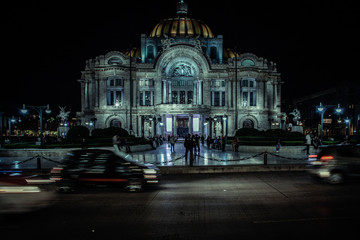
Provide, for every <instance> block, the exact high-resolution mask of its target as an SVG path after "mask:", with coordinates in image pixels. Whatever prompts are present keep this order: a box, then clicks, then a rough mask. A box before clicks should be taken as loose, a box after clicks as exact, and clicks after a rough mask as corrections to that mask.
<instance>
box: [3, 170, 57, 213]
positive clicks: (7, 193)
mask: <svg viewBox="0 0 360 240" xmlns="http://www.w3.org/2000/svg"><path fill="white" fill-rule="evenodd" d="M30 179H32V180H34V179H36V176H26V175H23V174H22V173H21V172H16V171H11V170H10V171H6V170H1V171H0V206H1V208H0V214H10V213H22V212H28V211H33V210H36V209H39V208H43V207H46V206H48V205H49V204H50V202H51V200H52V199H53V198H54V197H55V193H54V191H49V190H48V189H44V188H42V187H39V186H37V185H32V183H29V182H30V181H31V180H30ZM35 181H36V180H35ZM39 181H40V180H39Z"/></svg>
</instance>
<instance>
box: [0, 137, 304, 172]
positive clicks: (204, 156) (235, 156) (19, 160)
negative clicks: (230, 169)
mask: <svg viewBox="0 0 360 240" xmlns="http://www.w3.org/2000/svg"><path fill="white" fill-rule="evenodd" d="M102 149H108V150H113V148H112V147H107V148H102ZM69 151H70V150H69ZM65 154H66V153H64V156H46V157H45V156H44V155H43V156H42V157H41V159H38V158H37V157H36V156H35V155H34V156H35V157H29V156H27V157H0V169H36V168H37V167H38V163H39V161H40V163H41V168H42V169H49V168H52V167H54V166H57V165H59V164H60V163H61V161H62V160H63V158H64V157H65ZM41 155H42V154H41ZM130 155H131V156H132V158H133V159H134V160H135V161H138V162H140V163H151V164H155V165H156V166H159V167H167V166H169V167H170V166H177V167H180V166H189V161H190V160H189V159H190V157H188V161H187V162H186V161H185V157H184V155H185V148H184V144H183V143H182V142H178V143H176V144H175V152H171V151H170V147H169V146H168V143H167V142H164V144H163V145H161V146H159V147H158V148H157V149H155V150H149V151H143V152H134V153H131V154H130ZM264 158H265V154H264V152H244V151H243V150H242V151H240V152H233V151H231V150H229V148H227V149H226V151H225V152H222V151H221V150H216V149H209V148H207V146H206V145H200V152H199V153H196V154H194V161H193V166H198V167H199V166H234V165H235V166H236V165H238V166H240V165H241V166H245V165H258V166H261V165H264V160H265V159H264ZM306 162H307V155H306V154H305V152H303V153H289V152H281V151H280V153H275V149H274V150H273V151H272V152H270V151H268V152H267V164H268V165H274V164H275V165H281V164H282V165H289V164H290V165H291V164H301V165H303V164H306ZM1 165H3V166H1Z"/></svg>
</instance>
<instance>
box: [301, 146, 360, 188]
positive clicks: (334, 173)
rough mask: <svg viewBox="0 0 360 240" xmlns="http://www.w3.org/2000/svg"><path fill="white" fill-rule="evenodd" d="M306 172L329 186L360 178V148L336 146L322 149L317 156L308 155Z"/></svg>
mask: <svg viewBox="0 0 360 240" xmlns="http://www.w3.org/2000/svg"><path fill="white" fill-rule="evenodd" d="M307 170H308V172H309V173H310V174H311V175H312V176H315V177H317V178H320V179H324V180H326V181H327V182H329V183H331V184H338V183H342V182H344V181H345V179H347V178H351V177H360V146H359V145H336V146H329V147H324V148H322V149H321V150H320V152H319V154H317V155H309V164H308V168H307Z"/></svg>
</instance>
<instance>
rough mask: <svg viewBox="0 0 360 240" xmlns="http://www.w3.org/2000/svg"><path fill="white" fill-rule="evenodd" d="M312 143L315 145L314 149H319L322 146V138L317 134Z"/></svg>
mask: <svg viewBox="0 0 360 240" xmlns="http://www.w3.org/2000/svg"><path fill="white" fill-rule="evenodd" d="M312 145H313V146H314V149H315V150H316V151H317V150H318V148H319V146H320V140H319V138H318V137H317V136H315V137H314V138H313V140H312Z"/></svg>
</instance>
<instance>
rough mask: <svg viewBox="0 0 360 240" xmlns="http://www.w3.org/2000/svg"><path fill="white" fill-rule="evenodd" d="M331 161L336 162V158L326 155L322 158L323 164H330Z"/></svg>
mask: <svg viewBox="0 0 360 240" xmlns="http://www.w3.org/2000/svg"><path fill="white" fill-rule="evenodd" d="M331 160H334V157H333V156H331V155H324V156H322V157H321V158H320V161H322V162H329V161H331Z"/></svg>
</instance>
